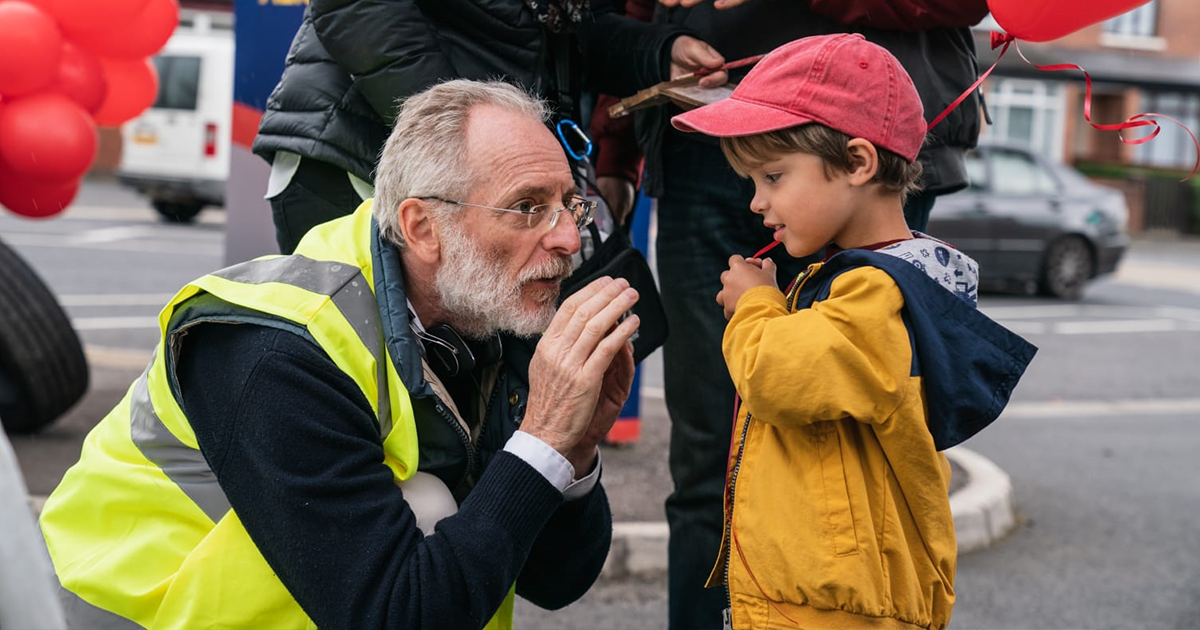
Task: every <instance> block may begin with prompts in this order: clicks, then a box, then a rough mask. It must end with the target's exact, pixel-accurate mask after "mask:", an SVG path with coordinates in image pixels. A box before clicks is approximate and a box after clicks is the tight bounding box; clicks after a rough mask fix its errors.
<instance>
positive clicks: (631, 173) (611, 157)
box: [589, 94, 642, 188]
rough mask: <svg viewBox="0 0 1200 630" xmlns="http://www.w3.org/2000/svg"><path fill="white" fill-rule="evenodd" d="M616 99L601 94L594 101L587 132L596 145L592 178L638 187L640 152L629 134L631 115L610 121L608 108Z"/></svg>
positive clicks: (630, 133) (631, 131)
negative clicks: (624, 181) (594, 168)
mask: <svg viewBox="0 0 1200 630" xmlns="http://www.w3.org/2000/svg"><path fill="white" fill-rule="evenodd" d="M618 100H620V99H618V98H616V97H615V96H609V95H607V94H602V95H601V96H600V98H598V99H596V111H595V113H594V114H592V124H591V128H590V129H589V131H590V132H591V135H592V141H593V142H595V143H596V165H595V166H596V177H620V178H621V179H624V180H626V181H630V182H633V186H634V188H637V187H638V186H639V185H640V181H639V179H640V175H641V172H642V152H641V150H640V149H639V148H638V145H637V138H636V137H635V136H634V133H633V116H625V117H622V118H612V117H611V116H609V115H608V108H609V107H611V106H612V105H614V104H616V102H617V101H618Z"/></svg>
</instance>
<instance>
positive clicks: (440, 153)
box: [374, 79, 550, 247]
mask: <svg viewBox="0 0 1200 630" xmlns="http://www.w3.org/2000/svg"><path fill="white" fill-rule="evenodd" d="M478 105H492V106H496V107H500V108H503V109H505V110H508V111H510V112H513V113H515V114H518V115H524V116H528V117H529V118H532V119H534V120H537V121H538V122H541V123H546V122H548V121H549V120H550V108H549V107H548V106H547V105H546V103H545V102H544V101H542V100H541V99H538V98H537V97H535V96H532V95H530V94H528V93H526V92H524V91H522V90H521V89H520V88H518V87H515V86H513V85H510V84H508V83H503V82H500V81H468V80H465V79H456V80H453V81H446V82H444V83H439V84H437V85H434V86H433V87H431V88H429V89H427V90H425V91H424V92H420V93H417V94H414V95H413V96H410V97H409V98H408V99H406V100H405V101H404V102H403V103H402V104H401V106H400V111H399V113H398V114H397V116H396V126H395V128H394V129H392V135H391V136H390V137H389V138H388V141H387V144H385V145H384V147H383V151H382V152H381V153H380V156H379V166H378V168H377V170H376V174H375V208H374V211H375V220H376V221H377V222H378V223H379V231H380V233H381V234H382V235H383V237H384V238H385V239H387V240H388V241H391V242H392V243H395V244H396V245H397V246H399V247H404V235H403V234H402V233H401V231H400V224H399V217H398V215H397V213H396V209H397V208H398V207H399V206H400V202H401V201H403V200H405V199H408V198H409V197H417V196H429V197H442V198H444V199H453V200H456V201H459V200H462V199H463V198H464V197H466V196H467V195H468V193H469V192H470V189H471V186H472V184H474V183H476V182H475V179H476V173H475V172H474V169H473V168H472V166H473V165H472V164H471V162H472V161H471V160H470V159H464V156H466V148H465V146H464V145H465V143H466V131H467V115H468V114H469V113H470V111H471V109H472V108H473V107H475V106H478Z"/></svg>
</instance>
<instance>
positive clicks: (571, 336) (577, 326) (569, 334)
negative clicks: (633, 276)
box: [555, 278, 637, 344]
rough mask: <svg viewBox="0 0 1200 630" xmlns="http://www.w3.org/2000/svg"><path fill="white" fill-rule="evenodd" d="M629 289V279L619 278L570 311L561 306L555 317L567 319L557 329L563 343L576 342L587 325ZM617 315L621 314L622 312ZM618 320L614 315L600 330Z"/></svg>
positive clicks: (575, 305)
mask: <svg viewBox="0 0 1200 630" xmlns="http://www.w3.org/2000/svg"><path fill="white" fill-rule="evenodd" d="M628 289H629V281H628V280H626V279H624V278H617V279H615V280H613V281H612V282H610V283H608V284H607V285H605V286H604V287H602V288H601V289H600V290H599V291H597V292H595V293H593V294H592V295H591V296H590V297H588V299H587V300H584V301H582V302H580V303H576V304H573V305H572V307H573V308H572V309H571V310H570V311H569V312H562V311H563V309H561V308H560V309H559V311H560V312H559V314H557V315H555V319H558V318H559V317H562V318H563V319H564V320H565V321H564V322H563V325H562V327H561V328H559V329H558V330H557V336H558V337H560V338H561V339H562V341H563V343H566V344H573V343H575V341H576V340H577V339H578V338H579V336H580V335H582V334H583V331H584V329H585V327H587V326H588V325H589V323H590V322H592V321H593V320H596V319H597V317H600V316H601V314H602V313H603V312H604V311H605V309H606V308H608V307H609V306H610V305H611V304H612V303H613V302H614V301H616V300H619V299H620V297H621V295H622V294H623V293H624V292H625V291H626V290H628ZM634 294H635V295H636V294H637V292H636V291H634ZM572 297H574V296H572ZM635 301H636V300H635ZM563 306H566V304H565V303H564V304H563ZM621 312H623V311H621ZM617 315H618V316H619V315H620V312H618V313H617ZM616 321H617V320H616V318H615V317H614V318H613V320H612V321H611V322H609V324H608V326H605V327H604V328H603V329H601V330H600V332H604V331H606V330H608V328H610V327H611V326H612V324H615V323H616ZM594 325H595V326H599V325H600V324H599V323H597V324H594Z"/></svg>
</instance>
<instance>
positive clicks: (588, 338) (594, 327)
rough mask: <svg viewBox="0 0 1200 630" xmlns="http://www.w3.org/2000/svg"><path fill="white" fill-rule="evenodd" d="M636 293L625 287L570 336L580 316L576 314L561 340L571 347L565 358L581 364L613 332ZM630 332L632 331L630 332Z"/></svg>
mask: <svg viewBox="0 0 1200 630" xmlns="http://www.w3.org/2000/svg"><path fill="white" fill-rule="evenodd" d="M637 301H638V293H637V290H636V289H632V288H627V289H625V290H624V291H623V292H622V293H621V294H620V295H618V296H616V297H615V298H613V300H612V301H610V302H609V303H608V304H606V305H604V306H603V308H601V309H600V310H598V311H597V312H596V313H595V314H594V315H592V316H591V317H590V318H589V319H588V320H587V321H583V322H582V327H581V329H580V330H579V332H578V336H576V337H574V338H572V337H570V336H569V335H570V331H571V330H573V326H574V324H575V323H579V321H580V320H581V318H580V317H579V316H578V315H576V317H575V318H574V319H575V320H576V321H575V322H573V326H572V328H569V329H568V333H567V336H564V338H563V340H564V341H567V342H569V343H571V349H570V350H569V352H568V354H567V358H568V360H569V361H571V362H572V364H573V365H581V364H582V363H583V362H584V361H586V360H587V357H588V356H589V355H591V354H592V353H593V352H595V350H596V346H597V344H599V343H600V342H601V340H603V339H605V338H606V337H607V336H609V335H611V334H612V333H613V328H614V327H619V326H618V322H620V320H621V317H622V316H623V315H625V313H626V312H628V311H629V309H631V308H633V305H634V304H637ZM621 323H624V322H621ZM630 334H632V333H630Z"/></svg>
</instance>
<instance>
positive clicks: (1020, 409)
mask: <svg viewBox="0 0 1200 630" xmlns="http://www.w3.org/2000/svg"><path fill="white" fill-rule="evenodd" d="M642 398H644V399H650V400H663V398H664V392H663V388H661V387H646V386H643V387H642ZM1196 413H1200V398H1157V399H1156V398H1130V399H1124V400H1100V401H1096V400H1044V401H1036V402H1014V403H1009V404H1008V406H1007V407H1005V408H1004V413H1002V414H1000V417H1001V418H1012V419H1027V418H1039V419H1055V418H1097V417H1112V416H1129V417H1133V418H1137V417H1143V416H1181V415H1187V414H1196Z"/></svg>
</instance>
